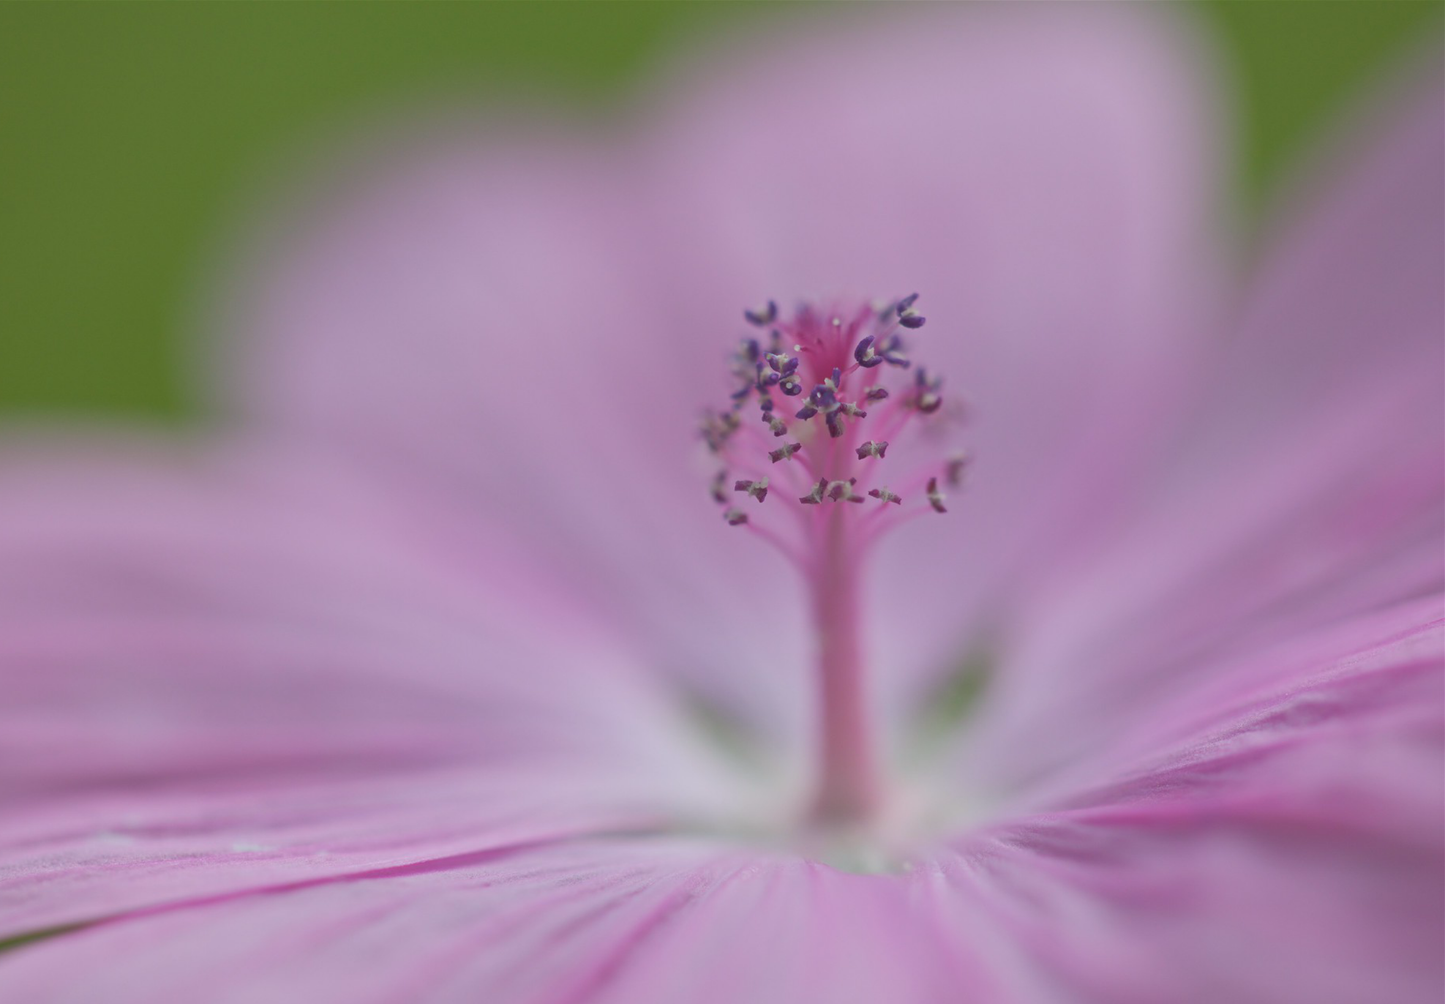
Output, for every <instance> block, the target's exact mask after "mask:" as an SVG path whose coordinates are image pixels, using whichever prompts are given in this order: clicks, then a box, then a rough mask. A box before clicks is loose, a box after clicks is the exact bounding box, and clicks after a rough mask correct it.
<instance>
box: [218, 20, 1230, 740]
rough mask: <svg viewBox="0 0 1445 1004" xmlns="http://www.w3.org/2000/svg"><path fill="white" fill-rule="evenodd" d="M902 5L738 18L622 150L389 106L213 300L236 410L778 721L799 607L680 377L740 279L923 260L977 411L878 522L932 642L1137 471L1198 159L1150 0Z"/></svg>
mask: <svg viewBox="0 0 1445 1004" xmlns="http://www.w3.org/2000/svg"><path fill="white" fill-rule="evenodd" d="M890 13H896V12H890ZM896 19H897V21H898V22H899V24H898V25H896V26H895V25H885V24H881V23H878V21H881V17H880V18H878V20H875V19H874V18H870V17H863V18H860V19H858V23H855V24H852V25H849V26H847V27H844V28H841V29H838V30H836V31H834V30H832V29H828V28H823V29H820V30H819V31H817V32H816V35H817V38H812V37H802V36H801V35H800V34H799V35H795V34H792V33H789V32H787V31H780V32H779V34H778V37H777V38H774V39H768V40H763V41H762V42H761V43H760V44H758V45H757V46H755V48H758V49H760V50H761V53H762V54H761V55H760V56H758V57H757V58H756V59H754V58H753V57H752V56H751V55H750V54H744V55H740V53H739V52H738V51H737V50H733V51H732V52H730V53H729V54H728V55H727V56H725V57H724V58H725V59H727V60H729V62H728V63H727V65H726V69H727V71H728V76H729V78H730V82H729V83H726V84H724V85H722V86H719V87H716V88H713V87H709V86H704V87H702V88H698V87H695V86H686V87H684V88H681V89H682V90H684V91H685V97H684V98H683V100H682V101H681V102H680V103H679V104H678V106H677V107H676V109H675V110H674V111H670V112H666V113H664V115H663V120H662V125H661V127H660V129H659V130H658V131H657V132H656V133H655V134H653V135H651V136H644V137H642V138H641V139H640V140H638V141H637V142H636V143H635V144H634V145H633V146H631V147H630V148H622V149H619V148H606V147H602V146H600V145H597V144H589V143H587V142H584V141H562V140H558V139H556V138H555V137H552V136H542V137H541V138H537V137H531V138H518V136H517V135H516V131H515V130H514V131H512V133H511V134H503V135H502V138H501V141H500V142H505V143H510V144H511V145H510V147H505V146H501V147H500V148H498V147H496V146H490V145H488V144H484V143H482V142H478V141H473V140H470V139H467V138H466V137H465V136H463V137H461V138H458V136H457V133H458V132H460V131H461V130H456V129H453V130H452V131H451V133H450V134H449V135H442V136H440V137H438V136H436V135H432V134H423V135H422V136H421V137H420V138H417V137H415V136H413V137H403V138H401V139H399V140H398V141H397V142H398V145H406V146H409V147H410V149H409V151H408V152H406V153H405V154H403V155H402V156H400V157H399V158H397V159H398V160H399V161H400V164H399V165H398V164H395V163H393V164H387V165H383V166H382V167H381V168H379V169H378V170H377V171H376V172H375V174H379V175H380V180H379V181H378V180H376V177H375V176H373V177H371V178H369V179H368V180H367V182H366V183H364V184H362V185H358V186H349V185H342V186H340V187H341V189H342V191H343V193H344V194H343V195H342V196H340V197H337V198H336V199H334V200H333V202H334V203H335V205H333V206H332V207H331V208H328V209H326V210H325V211H323V212H321V213H319V214H316V215H315V216H304V217H302V219H303V222H302V224H300V225H299V226H298V227H297V228H296V229H297V230H298V231H299V233H298V235H297V236H295V237H294V238H292V239H290V240H289V241H282V242H281V250H279V251H276V250H272V251H271V252H269V253H267V254H264V255H258V256H257V257H258V260H262V261H264V262H265V266H264V267H263V268H260V269H258V270H256V273H255V274H254V275H253V276H252V278H251V279H250V281H249V283H248V284H246V286H245V287H243V288H244V290H245V291H244V292H243V293H242V294H240V296H239V297H238V300H239V304H240V307H239V309H238V310H237V311H235V312H234V313H233V315H232V317H231V319H230V327H231V329H232V330H233V332H235V333H237V335H238V339H237V341H238V344H239V345H240V351H241V354H242V356H243V357H244V358H245V359H246V360H247V363H246V365H244V366H242V367H240V369H241V370H242V372H244V373H245V374H247V377H246V379H245V380H244V381H243V384H244V387H243V391H242V393H243V396H244V397H245V398H246V399H247V401H248V403H249V404H250V406H251V413H252V414H253V415H255V416H258V417H259V418H260V419H261V420H262V421H264V422H269V423H272V424H275V425H279V426H280V427H282V428H284V429H286V430H289V432H293V433H294V432H296V431H298V430H299V431H301V432H303V433H306V434H311V435H315V436H317V437H319V438H320V439H321V441H323V442H325V443H327V444H329V445H330V446H331V447H332V448H337V449H341V450H344V451H346V452H348V453H350V454H351V455H353V456H355V457H359V458H360V459H361V460H362V462H363V463H365V464H367V465H369V466H370V467H372V468H373V469H375V470H378V471H381V472H383V474H384V475H385V476H386V477H387V478H388V479H389V480H392V481H404V482H407V483H411V484H413V485H415V486H417V487H418V488H419V489H425V490H428V491H431V492H434V493H436V494H438V495H439V496H442V497H445V498H447V499H449V500H451V501H452V503H453V504H454V505H455V506H456V515H455V518H454V519H453V520H452V522H453V523H454V524H458V525H465V524H466V523H467V522H469V521H475V520H478V519H480V518H482V516H483V514H491V515H492V516H495V517H499V518H500V519H501V520H502V521H503V522H504V524H505V525H507V526H508V527H510V528H511V530H512V532H514V533H515V534H517V535H518V536H519V537H522V538H524V539H526V540H527V541H529V542H530V545H531V546H534V547H535V548H536V549H537V551H538V553H539V554H540V555H541V556H542V560H549V561H552V562H553V563H554V564H555V565H557V566H559V567H564V568H566V569H567V570H568V571H569V573H570V574H571V575H572V576H573V578H574V579H576V580H577V581H579V582H580V583H582V584H583V586H584V588H585V589H587V590H589V591H590V592H591V593H592V594H593V595H595V596H596V597H598V598H599V602H603V603H606V604H609V605H610V607H611V609H612V610H613V611H614V614H615V616H616V619H617V620H618V622H620V623H626V624H628V625H630V626H632V627H634V628H635V629H636V631H637V635H638V637H640V638H643V639H645V640H646V642H647V643H648V644H650V645H652V646H653V648H654V651H655V653H656V654H655V663H656V665H657V667H658V668H659V670H660V671H663V672H666V673H670V674H678V675H681V676H682V677H683V678H684V679H687V680H690V681H691V685H692V686H694V687H697V688H700V689H704V690H706V691H709V692H710V693H712V694H714V695H715V696H718V697H721V698H723V699H725V700H727V701H729V702H730V703H732V704H733V705H735V706H738V707H742V708H748V709H749V710H750V711H751V712H752V713H753V714H754V715H755V717H757V718H760V719H762V720H764V721H768V720H773V721H774V723H775V724H778V722H777V719H778V718H779V716H782V723H783V724H786V725H787V726H789V727H791V728H792V729H793V730H794V731H795V732H796V730H797V728H798V727H799V725H800V723H801V721H802V714H801V708H802V706H803V704H804V701H803V694H804V693H805V690H804V681H805V677H806V673H805V671H804V669H803V666H802V664H803V663H804V661H805V659H806V656H807V649H808V646H807V642H806V639H805V638H804V637H803V634H802V632H801V630H800V626H801V624H802V623H803V622H804V617H803V608H802V606H801V604H800V603H799V602H798V597H797V595H796V592H795V590H794V588H793V584H792V583H791V582H790V580H789V577H788V575H787V574H786V571H785V570H783V569H782V568H781V566H780V564H779V563H778V562H777V560H776V557H775V556H773V555H771V554H766V553H763V549H762V548H758V547H756V546H752V544H751V543H750V542H748V541H746V540H745V538H743V537H742V536H741V535H740V534H739V533H737V532H730V531H729V530H728V529H727V528H726V527H724V526H722V524H721V521H720V520H719V519H718V514H717V512H716V511H714V510H713V509H712V508H711V507H710V506H708V505H707V503H706V501H705V488H706V484H707V480H708V477H709V475H710V473H711V472H710V471H708V470H707V469H706V468H705V466H703V467H700V466H699V464H698V461H697V459H696V457H697V445H696V442H695V440H694V429H695V424H696V418H697V414H698V410H699V409H700V408H701V407H703V406H704V405H708V404H712V403H715V402H716V401H718V400H720V399H722V396H723V395H724V394H725V393H726V390H727V389H729V388H727V387H726V383H725V379H724V374H725V366H724V364H723V363H724V358H725V354H726V352H727V350H728V348H729V347H730V344H731V342H732V338H733V336H731V335H729V332H736V331H738V330H740V326H741V319H740V317H739V312H740V310H741V309H742V308H743V307H744V306H747V305H749V304H751V303H753V302H755V301H756V300H758V299H759V298H761V297H766V296H769V295H773V296H778V297H783V298H786V297H790V296H794V295H803V294H811V293H831V292H843V293H849V294H855V295H875V294H877V295H889V294H898V293H903V292H907V291H909V290H911V289H913V288H918V289H920V290H922V291H923V292H924V293H925V294H926V295H927V296H928V297H929V300H928V302H929V303H932V304H934V305H935V306H933V307H930V310H931V311H934V318H935V320H934V322H933V325H932V326H931V327H930V328H929V329H927V331H926V332H925V333H924V337H923V338H922V344H923V345H924V347H925V348H924V351H923V354H924V355H929V356H932V357H933V358H935V359H936V360H937V361H938V362H939V363H941V364H942V365H943V368H944V369H946V370H948V371H949V373H950V380H951V381H952V382H951V383H950V387H953V388H957V389H959V390H961V391H962V392H963V393H964V394H966V395H967V396H968V397H969V398H970V399H971V400H973V401H974V402H975V404H976V407H977V411H978V414H979V418H980V421H979V431H978V438H977V441H976V445H977V446H978V450H979V454H980V458H981V459H980V487H979V488H978V489H977V497H976V498H975V497H973V496H972V495H971V496H970V501H969V502H968V505H967V507H966V508H967V509H968V511H967V512H966V513H964V514H962V515H961V516H960V518H959V519H957V520H954V521H953V522H952V523H951V524H949V526H950V527H952V529H948V528H944V529H940V528H939V524H937V523H934V524H931V525H930V526H929V527H928V528H927V529H926V530H925V529H922V528H919V529H916V530H915V529H914V528H910V530H909V531H906V532H905V534H903V535H901V536H904V537H906V538H907V540H906V541H900V544H899V546H898V547H897V548H896V554H895V555H894V556H893V557H890V558H888V559H887V561H888V563H889V568H888V570H887V572H886V574H883V575H881V576H880V581H886V582H887V583H889V584H890V588H889V589H887V590H883V589H880V590H878V593H879V595H878V596H877V597H876V607H877V608H878V609H879V610H881V611H883V612H884V614H885V615H886V616H885V617H884V618H883V620H884V621H885V628H884V633H883V634H882V635H881V636H880V637H879V639H878V645H877V648H878V651H879V653H880V656H881V657H882V661H883V662H885V663H886V665H885V666H884V667H883V668H884V669H885V670H886V672H883V673H880V674H879V675H880V678H883V679H885V680H894V679H899V678H901V677H902V676H903V675H904V674H905V673H906V672H909V671H914V670H916V669H917V668H918V667H919V666H920V665H926V666H928V667H929V668H931V669H935V668H938V664H939V662H940V661H941V660H942V659H943V658H944V656H945V655H946V654H949V653H951V652H952V650H953V647H954V646H955V645H956V643H957V641H958V638H959V636H960V635H961V634H962V633H963V631H964V630H966V625H965V624H964V623H961V619H962V617H963V611H965V610H968V609H970V608H971V607H976V606H977V603H978V602H980V600H981V598H982V597H983V596H984V595H985V593H988V592H989V586H988V583H990V582H994V583H996V582H997V581H998V579H999V577H1000V576H1002V575H1004V574H1005V572H1006V571H1008V572H1012V571H1016V570H1017V568H1018V566H1019V565H1020V563H1021V562H1024V561H1025V553H1027V554H1028V555H1032V556H1034V557H1038V556H1039V555H1044V554H1048V555H1049V556H1050V557H1051V558H1056V557H1057V552H1058V549H1059V548H1060V547H1062V546H1064V544H1065V543H1067V542H1068V541H1070V540H1072V539H1073V537H1072V535H1073V534H1074V533H1075V532H1076V530H1077V528H1078V527H1079V526H1088V525H1091V521H1093V520H1094V519H1095V518H1096V510H1098V509H1099V508H1100V507H1102V506H1104V504H1105V502H1106V501H1108V500H1112V499H1113V498H1115V497H1116V495H1117V494H1119V493H1122V492H1124V491H1126V490H1127V485H1128V479H1127V477H1126V474H1127V472H1128V471H1129V470H1130V469H1131V468H1132V465H1133V463H1134V461H1135V460H1136V459H1137V457H1139V456H1142V455H1143V449H1142V446H1141V445H1140V439H1141V438H1143V439H1147V438H1148V437H1149V436H1150V435H1152V434H1153V432H1154V431H1155V430H1156V429H1157V427H1158V426H1159V424H1160V423H1158V422H1157V421H1155V420H1154V419H1155V417H1156V411H1157V410H1158V409H1160V408H1163V407H1166V406H1167V402H1168V401H1169V399H1170V397H1171V395H1172V390H1173V388H1174V386H1175V381H1176V380H1177V379H1179V378H1180V375H1181V373H1182V371H1183V370H1185V369H1186V364H1187V363H1188V362H1189V360H1190V359H1191V358H1192V357H1193V353H1194V352H1195V351H1196V350H1197V342H1196V341H1195V340H1194V339H1193V338H1192V337H1191V335H1192V334H1193V332H1192V331H1186V330H1185V329H1186V328H1189V327H1190V326H1191V325H1194V326H1197V325H1198V323H1199V320H1200V314H1201V312H1202V311H1201V299H1202V298H1203V297H1204V296H1205V295H1206V292H1207V291H1211V290H1212V287H1213V284H1214V280H1215V273H1216V271H1217V264H1216V261H1215V258H1214V256H1213V254H1212V252H1213V250H1214V249H1213V247H1212V244H1211V241H1210V239H1209V238H1210V234H1209V230H1210V227H1211V226H1212V220H1213V216H1212V214H1211V211H1212V209H1213V203H1212V200H1211V198H1210V197H1211V195H1212V194H1213V191H1214V187H1215V170H1214V169H1215V167H1216V165H1217V163H1218V161H1219V159H1220V158H1219V156H1218V144H1217V137H1216V136H1215V135H1214V133H1213V130H1212V128H1211V127H1210V124H1209V123H1210V112H1209V111H1208V110H1207V108H1208V104H1209V102H1208V99H1207V98H1205V97H1204V96H1203V95H1202V88H1201V86H1200V78H1201V75H1200V74H1198V73H1197V72H1196V71H1197V69H1198V60H1197V58H1196V54H1195V53H1194V52H1193V50H1192V49H1191V48H1190V46H1189V45H1188V44H1186V43H1185V41H1184V40H1183V38H1182V35H1180V34H1178V33H1176V32H1175V31H1173V30H1172V27H1171V26H1170V25H1169V23H1168V19H1167V18H1166V17H1163V16H1161V15H1160V14H1159V13H1158V12H1153V11H1150V12H1143V11H1134V10H1130V9H1126V8H1118V9H1114V8H1109V9H1102V8H1097V9H1090V10H1089V11H1087V12H1080V11H1070V10H1065V9H1063V8H1060V7H1056V6H1039V7H1034V6H1021V7H1017V8H1015V7H1009V8H1006V9H998V10H988V11H967V12H962V13H960V12H957V11H936V12H931V13H928V14H920V13H917V12H914V13H911V14H910V15H909V16H901V15H900V16H898V17H897V18H896ZM731 81H737V83H733V82H731ZM935 331H937V332H940V334H939V335H937V336H935V334H934V332H935ZM985 471H986V472H987V473H986V474H985V473H984V472H985ZM939 534H943V535H944V536H945V537H946V538H947V544H946V546H944V547H940V539H941V538H940V536H939ZM940 551H942V552H943V553H949V554H957V555H958V558H957V560H951V561H939V560H936V559H937V556H938V554H939V553H940ZM965 556H966V558H965ZM996 592H997V590H996V589H995V590H994V592H993V594H995V595H996ZM763 625H767V628H766V629H763V627H762V626H763ZM723 638H726V639H727V640H726V643H723V642H722V639H723Z"/></svg>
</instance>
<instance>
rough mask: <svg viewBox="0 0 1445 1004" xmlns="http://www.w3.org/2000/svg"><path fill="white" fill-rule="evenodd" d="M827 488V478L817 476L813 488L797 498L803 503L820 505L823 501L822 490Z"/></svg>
mask: <svg viewBox="0 0 1445 1004" xmlns="http://www.w3.org/2000/svg"><path fill="white" fill-rule="evenodd" d="M827 490H828V479H827V478H819V479H818V483H817V484H816V485H814V486H813V490H812V491H810V492H809V493H808V494H806V495H804V496H803V497H802V498H800V499H798V501H799V502H801V503H803V505H821V504H822V502H823V492H825V491H827Z"/></svg>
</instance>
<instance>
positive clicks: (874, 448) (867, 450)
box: [858, 439, 888, 460]
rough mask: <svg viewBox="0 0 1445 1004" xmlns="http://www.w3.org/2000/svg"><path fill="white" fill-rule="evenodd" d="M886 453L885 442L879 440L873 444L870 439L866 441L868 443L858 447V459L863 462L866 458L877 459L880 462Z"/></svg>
mask: <svg viewBox="0 0 1445 1004" xmlns="http://www.w3.org/2000/svg"><path fill="white" fill-rule="evenodd" d="M886 452H888V441H887V440H879V441H878V442H876V443H875V442H873V440H871V439H870V440H868V442H866V443H864V444H863V445H862V446H860V447H858V459H859V460H864V459H866V458H868V457H877V458H878V459H879V460H882V459H883V454H885V453H886Z"/></svg>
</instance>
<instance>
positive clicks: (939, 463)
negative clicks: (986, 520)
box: [702, 293, 965, 826]
mask: <svg viewBox="0 0 1445 1004" xmlns="http://www.w3.org/2000/svg"><path fill="white" fill-rule="evenodd" d="M917 300H918V294H916V293H915V294H913V295H911V296H907V297H904V298H903V299H901V300H896V301H888V302H875V303H871V304H851V305H846V306H838V305H834V306H833V307H832V308H831V309H826V310H824V309H819V308H817V307H815V306H813V305H810V304H803V305H800V306H799V307H798V308H797V309H796V310H795V311H794V312H793V314H792V317H791V318H784V317H782V316H781V315H780V314H779V312H778V308H777V305H776V304H775V303H772V302H769V303H768V304H767V306H766V307H764V308H762V309H760V310H750V311H747V312H745V314H744V316H745V317H746V319H747V321H748V323H749V324H751V325H752V326H753V327H755V328H758V329H760V330H761V336H757V335H755V336H752V337H748V338H744V339H743V340H742V343H741V345H740V346H739V348H738V351H737V353H736V354H735V356H734V357H733V372H734V374H735V375H736V377H737V380H738V386H737V389H736V390H735V391H734V392H733V394H732V403H731V405H730V406H729V407H727V408H726V409H723V410H721V411H714V412H711V413H709V414H708V415H707V416H706V418H705V419H704V421H703V428H702V435H703V439H704V441H705V442H706V443H707V446H708V449H709V450H711V451H712V453H713V454H714V455H715V456H716V457H717V459H718V460H719V461H720V466H719V470H718V472H717V475H716V477H715V478H714V479H713V483H712V496H713V499H714V500H715V501H716V502H717V503H718V504H719V505H721V506H723V510H724V511H723V518H724V519H725V520H726V521H727V523H728V524H729V525H731V526H736V527H742V528H743V529H744V530H745V531H747V532H751V533H752V534H754V535H755V536H757V537H758V538H760V539H761V540H764V541H766V542H767V543H768V544H769V545H771V546H772V547H774V548H776V549H777V550H778V551H779V552H780V553H781V554H782V555H783V556H784V557H785V558H786V559H787V560H788V561H789V562H790V563H791V564H792V565H793V566H794V568H796V570H797V571H798V572H799V574H801V576H802V578H803V581H804V583H805V585H806V588H807V592H808V598H809V608H810V612H811V616H812V622H813V629H814V632H815V634H816V653H817V673H816V687H817V690H816V693H817V700H818V704H817V707H818V713H817V730H818V746H817V759H816V763H815V767H814V776H813V782H812V784H813V788H812V794H811V798H810V802H809V805H808V810H807V812H808V819H809V821H810V822H811V823H814V824H817V825H822V826H838V825H854V824H866V823H868V822H869V821H870V820H872V819H873V818H874V817H875V816H876V815H877V813H878V812H879V810H880V808H881V807H882V805H883V803H884V801H885V797H886V783H885V777H884V772H883V769H882V767H881V764H880V760H879V754H878V749H877V738H876V729H875V726H874V722H873V721H872V718H871V716H870V714H869V708H868V706H867V701H866V699H865V695H866V687H865V682H866V681H865V673H866V668H867V667H866V666H865V664H864V647H863V640H864V628H865V625H864V623H863V618H864V612H865V611H864V608H863V604H862V600H861V590H862V585H863V582H864V573H865V565H866V561H867V558H868V555H869V553H870V552H871V550H872V548H873V545H874V544H875V543H876V542H877V541H878V540H879V539H880V538H881V537H882V536H883V535H885V534H886V533H887V532H888V531H889V530H891V529H893V528H894V527H897V526H899V525H901V524H902V523H905V522H907V521H909V520H911V519H913V518H914V517H916V516H919V515H927V514H935V513H944V512H947V511H948V510H947V506H946V505H945V494H944V493H945V488H947V487H951V486H955V485H957V484H958V483H959V480H960V478H961V477H962V474H963V469H964V464H965V459H964V457H963V456H962V454H953V455H946V454H940V452H939V448H938V445H937V444H938V435H937V433H938V432H939V431H940V429H942V428H944V427H945V426H946V425H948V424H950V419H951V418H952V417H953V416H952V415H951V414H950V413H949V411H948V410H947V409H944V408H943V398H942V396H941V394H940V390H939V388H940V381H939V380H938V379H937V378H935V377H932V376H930V375H929V373H928V372H927V371H926V370H925V369H923V368H922V367H921V366H920V367H914V366H913V364H912V361H911V360H910V359H909V357H908V355H907V345H906V344H905V339H904V336H903V332H904V331H905V330H910V331H911V330H917V329H919V328H921V327H923V323H924V318H923V316H922V315H921V314H919V313H918V311H917V310H916V309H915V307H914V304H915V303H916V302H917Z"/></svg>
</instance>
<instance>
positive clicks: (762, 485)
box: [733, 478, 768, 502]
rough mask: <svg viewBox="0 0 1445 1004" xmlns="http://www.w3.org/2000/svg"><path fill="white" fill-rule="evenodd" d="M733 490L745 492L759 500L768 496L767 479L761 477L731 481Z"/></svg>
mask: <svg viewBox="0 0 1445 1004" xmlns="http://www.w3.org/2000/svg"><path fill="white" fill-rule="evenodd" d="M733 491H735V492H747V493H748V494H749V495H751V496H752V497H753V498H755V499H757V500H758V501H759V502H761V501H762V500H763V499H765V498H767V497H768V479H767V478H763V479H762V480H761V481H736V482H734V483H733Z"/></svg>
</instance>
